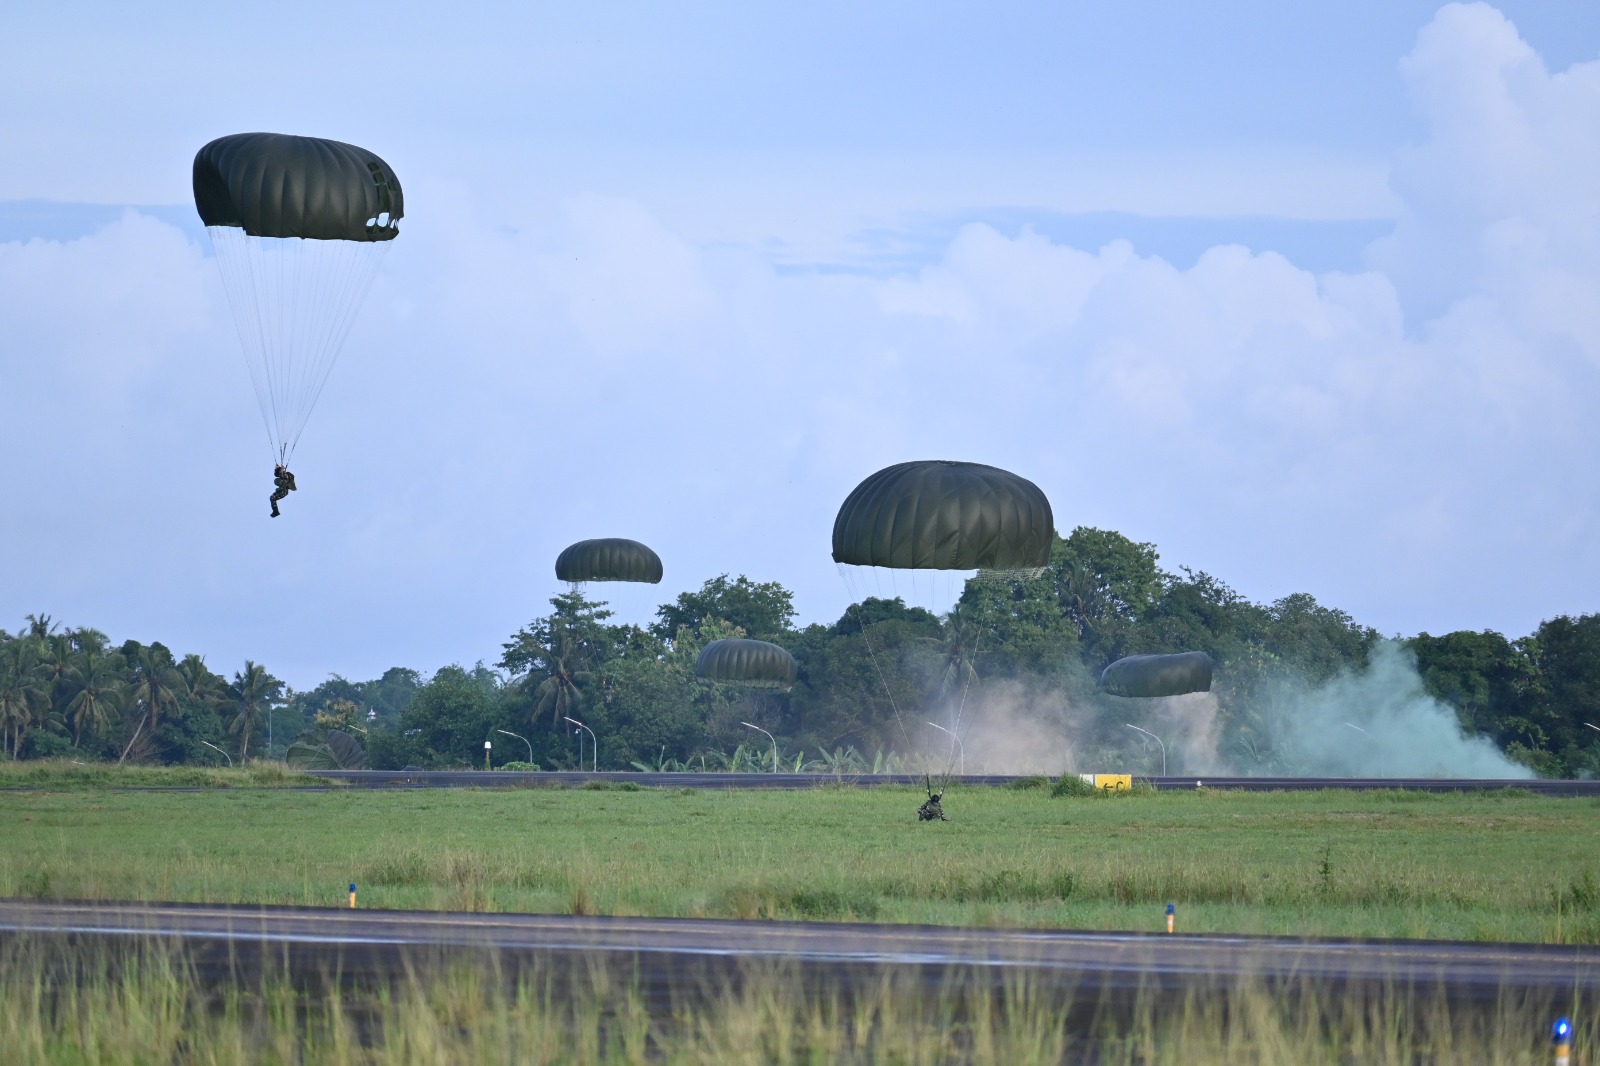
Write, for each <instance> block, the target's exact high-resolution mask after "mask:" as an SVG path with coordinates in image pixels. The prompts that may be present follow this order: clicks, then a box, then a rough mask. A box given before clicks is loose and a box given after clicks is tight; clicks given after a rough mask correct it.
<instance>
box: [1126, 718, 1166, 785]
mask: <svg viewBox="0 0 1600 1066" xmlns="http://www.w3.org/2000/svg"><path fill="white" fill-rule="evenodd" d="M1122 724H1123V725H1125V726H1127V727H1128V728H1129V729H1132V730H1134V731H1135V732H1138V733H1143V734H1144V735H1145V736H1147V737H1149V738H1150V739H1151V740H1153V741H1155V742H1156V743H1157V744H1161V776H1162V777H1166V776H1167V746H1166V745H1165V744H1162V743H1161V738H1160V737H1158V736H1156V735H1155V734H1154V733H1152V732H1150V730H1148V729H1140V728H1139V727H1138V726H1136V725H1134V724H1133V723H1132V722H1123V723H1122Z"/></svg>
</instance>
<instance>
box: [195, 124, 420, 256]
mask: <svg viewBox="0 0 1600 1066" xmlns="http://www.w3.org/2000/svg"><path fill="white" fill-rule="evenodd" d="M194 206H195V208H196V210H198V211H199V212H200V220H201V221H202V222H204V223H205V224H206V225H207V226H236V227H239V228H241V229H243V230H244V231H245V232H246V233H248V234H249V235H250V236H252V237H306V238H309V239H312V240H321V241H387V240H392V239H393V238H394V236H395V235H396V234H397V233H399V232H400V230H399V226H398V223H399V220H400V216H401V215H403V214H405V200H404V197H403V196H402V195H401V193H400V179H399V178H397V177H395V175H394V171H393V170H390V169H389V164H387V163H385V162H384V161H383V160H382V159H379V158H378V157H377V156H375V155H373V154H372V153H371V152H369V151H367V150H366V149H365V148H357V147H356V146H355V145H353V144H345V143H343V142H342V141H327V140H323V139H321V138H320V137H293V136H290V135H288V134H283V133H235V134H233V135H232V136H228V137H219V138H217V139H216V140H214V141H212V142H211V143H210V144H208V145H206V146H205V147H204V148H202V149H200V151H199V152H197V153H196V154H195V157H194Z"/></svg>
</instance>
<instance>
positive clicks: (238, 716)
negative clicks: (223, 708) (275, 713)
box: [228, 659, 283, 763]
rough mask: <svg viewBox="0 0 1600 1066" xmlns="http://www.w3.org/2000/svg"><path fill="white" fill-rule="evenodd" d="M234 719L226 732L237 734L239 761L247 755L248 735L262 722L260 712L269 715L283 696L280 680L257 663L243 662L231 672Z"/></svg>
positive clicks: (248, 747) (248, 754)
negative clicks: (235, 672) (237, 671)
mask: <svg viewBox="0 0 1600 1066" xmlns="http://www.w3.org/2000/svg"><path fill="white" fill-rule="evenodd" d="M229 691H230V695H231V696H232V697H233V706H234V715H233V722H232V723H231V724H230V725H229V726H228V732H230V733H233V734H234V735H235V736H238V737H239V738H240V739H239V762H241V763H243V762H244V761H245V760H246V759H248V758H249V757H250V734H251V733H253V732H255V730H256V727H257V726H258V725H260V723H261V716H262V715H263V714H271V713H272V706H273V704H275V703H277V702H278V701H279V700H280V699H282V698H283V682H282V681H279V680H278V679H277V678H275V677H273V676H272V675H271V674H269V673H267V668H266V667H264V666H262V665H261V664H259V663H254V662H251V661H250V660H249V659H246V660H245V661H244V669H243V670H242V671H241V672H239V673H237V674H234V675H233V687H232V688H231V689H230V690H229Z"/></svg>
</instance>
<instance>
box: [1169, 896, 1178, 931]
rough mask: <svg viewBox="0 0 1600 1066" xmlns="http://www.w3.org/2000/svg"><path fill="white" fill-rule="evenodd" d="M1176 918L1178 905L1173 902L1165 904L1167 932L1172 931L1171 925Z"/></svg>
mask: <svg viewBox="0 0 1600 1066" xmlns="http://www.w3.org/2000/svg"><path fill="white" fill-rule="evenodd" d="M1177 918H1178V907H1177V905H1176V904H1173V903H1169V904H1167V932H1169V933H1170V932H1172V926H1173V924H1174V923H1175V922H1176V921H1177Z"/></svg>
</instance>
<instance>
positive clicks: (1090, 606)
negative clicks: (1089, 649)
mask: <svg viewBox="0 0 1600 1066" xmlns="http://www.w3.org/2000/svg"><path fill="white" fill-rule="evenodd" d="M1060 587H1061V600H1062V603H1063V605H1064V606H1065V607H1066V608H1067V610H1068V611H1069V612H1071V614H1072V617H1073V618H1074V619H1075V620H1076V621H1077V623H1078V637H1079V638H1080V639H1082V637H1083V636H1084V635H1085V634H1087V633H1088V632H1089V616H1090V615H1098V614H1099V613H1100V608H1101V607H1102V606H1103V605H1104V601H1105V594H1104V592H1103V591H1102V590H1101V588H1100V582H1099V580H1098V578H1097V577H1096V575H1095V573H1094V571H1093V570H1090V569H1089V567H1088V566H1086V565H1085V564H1084V563H1083V561H1082V560H1078V561H1076V562H1074V563H1073V564H1072V568H1071V569H1069V570H1065V571H1063V572H1062V574H1061V585H1060Z"/></svg>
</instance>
